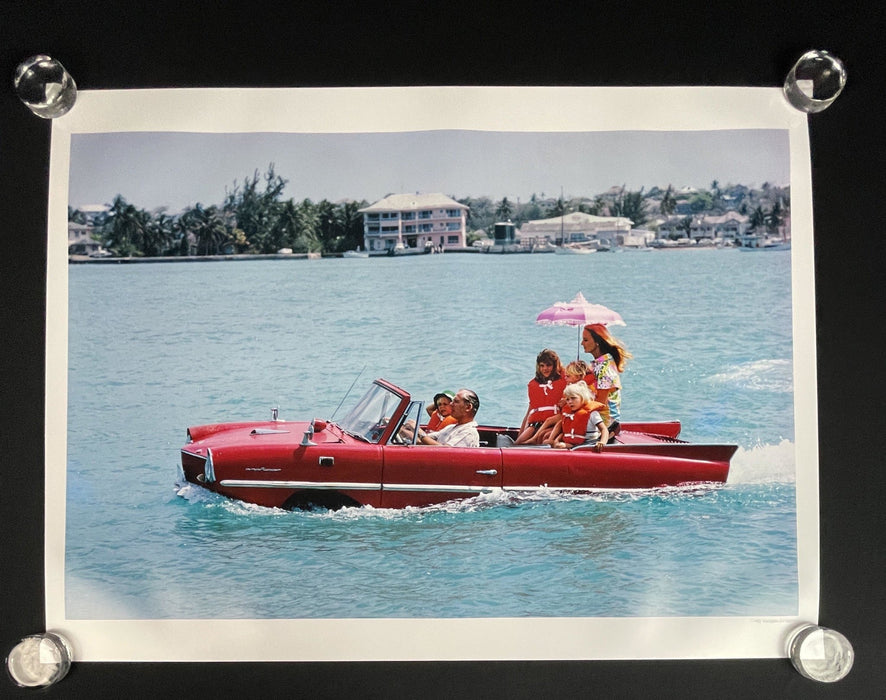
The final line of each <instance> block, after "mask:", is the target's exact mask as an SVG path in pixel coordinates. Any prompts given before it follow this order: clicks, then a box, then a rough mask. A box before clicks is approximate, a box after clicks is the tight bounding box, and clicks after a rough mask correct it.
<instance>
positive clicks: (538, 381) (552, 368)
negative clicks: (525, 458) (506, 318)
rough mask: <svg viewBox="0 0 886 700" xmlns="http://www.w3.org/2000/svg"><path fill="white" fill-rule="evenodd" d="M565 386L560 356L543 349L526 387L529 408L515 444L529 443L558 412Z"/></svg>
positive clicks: (536, 359)
mask: <svg viewBox="0 0 886 700" xmlns="http://www.w3.org/2000/svg"><path fill="white" fill-rule="evenodd" d="M565 386H566V380H565V379H564V378H563V365H562V364H561V363H560V356H559V355H557V353H556V352H554V351H553V350H548V349H547V348H545V349H544V350H542V351H541V352H540V353H538V356H537V357H536V358H535V376H534V377H533V378H532V379H531V380H530V381H529V384H528V385H527V393H528V394H529V408H527V409H526V415H525V416H523V422H522V423H521V424H520V434H519V435H518V436H517V439H516V440H515V441H514V443H515V444H517V445H522V444H524V443H527V442H530V441H531V439H532V437H533V436H534V435H535V432H536V431H537V430H538V428H539V427H540V426H541V424H542V423H544V422H545V419H546V418H550V417H551V416H553V415H556V414H557V413H558V412H559V410H560V407H559V406H558V403H559V401H560V397H561V396H562V395H563V388H564V387H565Z"/></svg>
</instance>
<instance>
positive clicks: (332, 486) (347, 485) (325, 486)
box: [219, 479, 381, 491]
mask: <svg viewBox="0 0 886 700" xmlns="http://www.w3.org/2000/svg"><path fill="white" fill-rule="evenodd" d="M219 486H227V487H232V488H259V489H320V490H323V491H333V490H337V489H340V490H346V491H379V490H381V484H373V483H369V482H366V481H362V482H361V481H357V482H347V481H271V480H264V479H262V480H256V481H253V480H252V479H223V480H222V481H220V482H219Z"/></svg>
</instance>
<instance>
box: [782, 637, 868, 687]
mask: <svg viewBox="0 0 886 700" xmlns="http://www.w3.org/2000/svg"><path fill="white" fill-rule="evenodd" d="M787 650H788V658H790V660H791V663H792V664H793V665H794V668H795V669H797V672H798V673H799V674H800V675H801V676H804V677H806V678H810V679H811V680H814V681H819V682H821V683H834V682H836V681H839V680H841V679H843V678H845V677H846V675H847V674H848V673H849V671H851V670H852V663H853V662H854V661H855V651H854V650H853V649H852V644H850V643H849V640H848V639H846V637H844V636H843V635H842V634H840V633H839V632H836V631H834V630H832V629H828V628H827V627H820V626H818V625H812V624H807V625H801V626H800V627H798V628H797V629H796V630H794V631H793V632H792V633H791V635H790V636H789V637H788V642H787Z"/></svg>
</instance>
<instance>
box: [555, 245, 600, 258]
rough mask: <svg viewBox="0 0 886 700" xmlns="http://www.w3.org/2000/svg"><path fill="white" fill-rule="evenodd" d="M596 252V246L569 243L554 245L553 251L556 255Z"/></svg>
mask: <svg viewBox="0 0 886 700" xmlns="http://www.w3.org/2000/svg"><path fill="white" fill-rule="evenodd" d="M596 252H597V249H596V248H590V247H588V246H580V245H569V244H565V245H558V246H554V253H556V254H557V255H588V254H590V253H596Z"/></svg>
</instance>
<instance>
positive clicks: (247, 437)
mask: <svg viewBox="0 0 886 700" xmlns="http://www.w3.org/2000/svg"><path fill="white" fill-rule="evenodd" d="M424 415H426V414H425V413H424V406H423V402H422V401H414V400H412V398H411V397H410V395H409V394H408V393H407V392H405V391H403V390H402V389H400V388H399V387H397V386H395V385H393V384H391V383H389V382H387V381H385V380H383V379H377V380H375V381H374V382H373V383H372V386H371V387H370V389H369V391H367V392H366V394H365V395H364V396H363V397H362V398H361V399H360V400H359V401H358V402H357V404H356V406H354V408H353V409H352V410H351V412H350V413H349V414H348V415H347V416H346V417H345V418H344V419H342V420H341V421H339V422H327V421H324V420H320V419H314V420H313V421H311V422H290V421H282V420H276V417H274V419H273V420H270V421H256V422H241V423H219V424H212V425H201V426H194V427H191V428H189V429H188V443H187V444H186V445H185V446H184V447H183V448H182V450H181V456H182V468H183V470H184V476H185V478H186V479H187V481H189V482H191V483H194V484H199V485H200V486H203V487H204V488H207V489H209V490H211V491H214V492H216V493H219V494H221V495H223V496H227V497H230V498H234V499H239V500H241V501H246V502H248V503H255V504H258V505H261V506H268V507H277V508H287V509H293V508H310V507H314V506H319V507H325V508H340V507H343V506H359V505H370V506H373V507H376V508H403V507H406V506H425V505H430V504H433V503H441V502H444V501H449V500H453V499H458V498H469V497H471V496H476V495H478V494H481V493H488V492H492V491H495V490H505V491H520V492H528V491H539V490H548V491H555V492H558V491H559V492H582V491H598V490H612V489H618V490H623V489H650V488H657V487H662V486H681V485H686V484H694V483H703V482H725V481H726V478H727V476H728V474H729V461H730V459H731V458H732V455H733V454H734V453H735V451H736V449H737V447H736V446H735V445H701V444H690V443H687V442H684V441H682V440H678V439H677V435H678V434H679V432H680V423H679V422H677V421H669V422H648V423H623V424H622V427H621V431H620V432H619V433H618V435H617V436H616V438H615V439H614V442H613V443H611V444H609V445H607V446H605V447H604V448H603V451H602V452H596V451H594V450H593V449H590V448H589V447H584V446H579V447H577V448H573V449H571V450H557V449H551V448H549V447H541V446H522V445H521V446H514V445H512V444H511V445H510V446H506V447H502V446H498V445H499V444H501V443H511V442H512V441H509V440H502V439H500V437H499V436H502V435H507V436H509V437H511V438H513V437H516V434H517V430H518V429H517V428H508V427H495V426H480V428H479V432H480V441H481V446H480V447H478V448H465V447H458V448H454V447H436V446H425V445H420V444H414V442H413V441H412V439H410V438H406V437H404V434H403V432H401V428H402V426H403V424H404V423H405V422H406V421H408V420H412V421H414V422H416V423H418V422H421V421H420V420H419V418H420V417H421V416H424Z"/></svg>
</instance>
